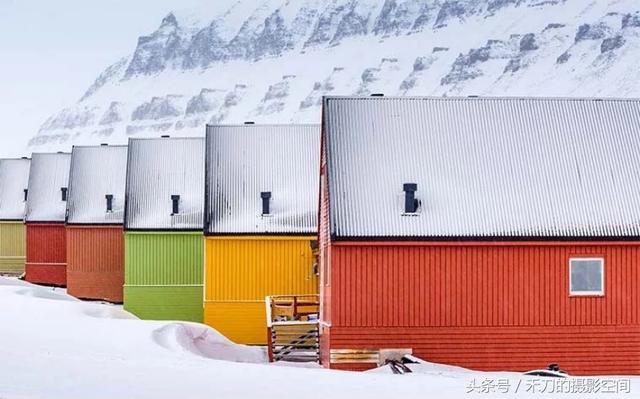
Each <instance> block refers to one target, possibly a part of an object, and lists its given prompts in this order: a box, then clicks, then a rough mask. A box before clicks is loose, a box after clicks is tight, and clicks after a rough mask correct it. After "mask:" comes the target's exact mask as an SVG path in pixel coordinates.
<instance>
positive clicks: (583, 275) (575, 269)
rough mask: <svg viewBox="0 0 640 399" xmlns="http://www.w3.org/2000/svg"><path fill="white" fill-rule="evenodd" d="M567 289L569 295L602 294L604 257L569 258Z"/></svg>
mask: <svg viewBox="0 0 640 399" xmlns="http://www.w3.org/2000/svg"><path fill="white" fill-rule="evenodd" d="M569 289H570V294H571V295H604V259H602V258H573V259H570V260H569Z"/></svg>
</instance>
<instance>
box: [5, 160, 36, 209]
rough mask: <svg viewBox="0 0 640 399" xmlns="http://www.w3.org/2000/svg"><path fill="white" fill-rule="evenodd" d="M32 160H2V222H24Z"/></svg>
mask: <svg viewBox="0 0 640 399" xmlns="http://www.w3.org/2000/svg"><path fill="white" fill-rule="evenodd" d="M30 163H31V160H30V159H24V158H23V159H0V220H23V219H24V211H25V200H24V190H26V189H27V186H28V184H29V165H30Z"/></svg>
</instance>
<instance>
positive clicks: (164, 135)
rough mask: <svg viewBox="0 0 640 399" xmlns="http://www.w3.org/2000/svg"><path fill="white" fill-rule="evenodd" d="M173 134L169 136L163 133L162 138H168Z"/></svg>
mask: <svg viewBox="0 0 640 399" xmlns="http://www.w3.org/2000/svg"><path fill="white" fill-rule="evenodd" d="M170 137H171V136H169V135H168V134H163V135H162V136H160V138H161V139H168V138H170Z"/></svg>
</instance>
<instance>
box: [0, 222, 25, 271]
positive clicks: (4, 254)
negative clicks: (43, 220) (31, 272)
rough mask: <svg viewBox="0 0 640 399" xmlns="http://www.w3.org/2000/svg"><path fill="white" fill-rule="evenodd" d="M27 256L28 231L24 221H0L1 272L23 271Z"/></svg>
mask: <svg viewBox="0 0 640 399" xmlns="http://www.w3.org/2000/svg"><path fill="white" fill-rule="evenodd" d="M25 257H26V233H25V227H24V224H23V223H22V222H2V221H0V272H5V273H18V274H20V273H22V272H24V262H25Z"/></svg>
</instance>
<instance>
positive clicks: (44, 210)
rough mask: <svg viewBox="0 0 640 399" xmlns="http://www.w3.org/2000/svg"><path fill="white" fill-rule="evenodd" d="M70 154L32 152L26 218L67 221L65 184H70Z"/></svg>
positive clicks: (38, 220) (32, 220) (41, 220)
mask: <svg viewBox="0 0 640 399" xmlns="http://www.w3.org/2000/svg"><path fill="white" fill-rule="evenodd" d="M70 163H71V154H69V153H51V154H44V153H43V154H33V155H32V159H31V169H30V171H29V195H28V198H27V211H26V216H25V220H26V221H27V222H64V219H65V212H66V208H67V203H66V201H63V200H62V188H65V189H66V188H67V187H68V181H69V165H70Z"/></svg>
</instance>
